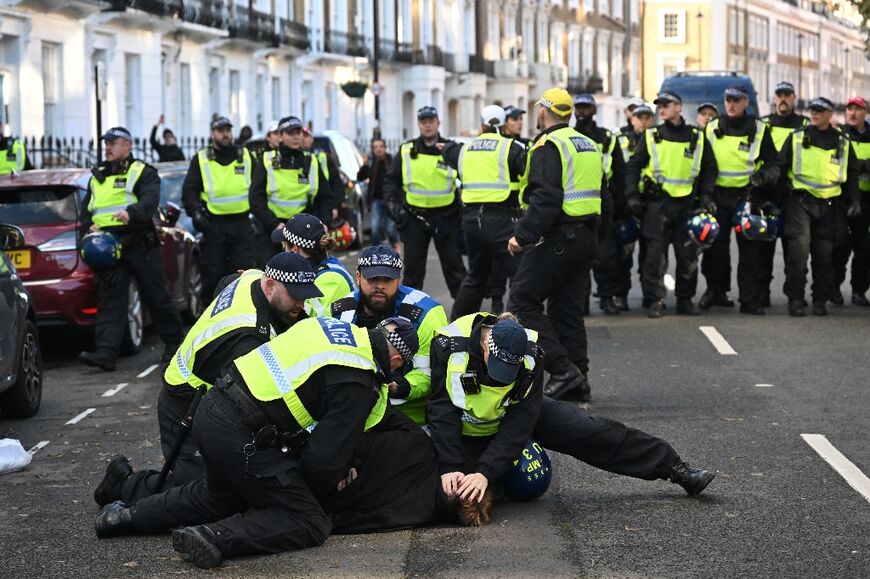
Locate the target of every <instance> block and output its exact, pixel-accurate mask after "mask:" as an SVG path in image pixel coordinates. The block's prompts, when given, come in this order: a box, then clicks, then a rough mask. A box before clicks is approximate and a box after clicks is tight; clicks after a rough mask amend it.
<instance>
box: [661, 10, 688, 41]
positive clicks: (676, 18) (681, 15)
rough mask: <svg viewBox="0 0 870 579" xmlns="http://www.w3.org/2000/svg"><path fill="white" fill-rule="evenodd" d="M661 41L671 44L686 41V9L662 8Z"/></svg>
mask: <svg viewBox="0 0 870 579" xmlns="http://www.w3.org/2000/svg"><path fill="white" fill-rule="evenodd" d="M659 41H660V42H664V43H670V44H683V43H685V42H686V11H685V10H662V11H661V12H659Z"/></svg>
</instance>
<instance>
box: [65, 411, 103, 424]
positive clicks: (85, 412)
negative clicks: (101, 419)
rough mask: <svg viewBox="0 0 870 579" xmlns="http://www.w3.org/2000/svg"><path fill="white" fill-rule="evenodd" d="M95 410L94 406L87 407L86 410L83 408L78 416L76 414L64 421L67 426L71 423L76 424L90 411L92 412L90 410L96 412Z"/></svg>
mask: <svg viewBox="0 0 870 579" xmlns="http://www.w3.org/2000/svg"><path fill="white" fill-rule="evenodd" d="M96 410H97V409H96V408H88V409H87V410H85V411H84V412H82V413H81V414H79V415H78V416H76V417H75V418H72V419H71V420H69V421H68V422H67V423H66V426H69V425H71V424H78V423H79V422H80V421H81V420H82V419H83V418H85V417H86V416H87V415H88V414H90V413H92V412H96Z"/></svg>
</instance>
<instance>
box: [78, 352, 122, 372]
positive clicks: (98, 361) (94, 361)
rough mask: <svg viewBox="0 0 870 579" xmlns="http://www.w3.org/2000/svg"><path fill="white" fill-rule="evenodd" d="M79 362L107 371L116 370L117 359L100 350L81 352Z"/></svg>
mask: <svg viewBox="0 0 870 579" xmlns="http://www.w3.org/2000/svg"><path fill="white" fill-rule="evenodd" d="M79 362H81V363H82V364H84V365H85V366H93V367H94V368H99V369H100V370H105V371H106V372H114V371H115V360H114V358H112V357H111V356H109V355H108V354H104V353H100V352H81V353H80V354H79Z"/></svg>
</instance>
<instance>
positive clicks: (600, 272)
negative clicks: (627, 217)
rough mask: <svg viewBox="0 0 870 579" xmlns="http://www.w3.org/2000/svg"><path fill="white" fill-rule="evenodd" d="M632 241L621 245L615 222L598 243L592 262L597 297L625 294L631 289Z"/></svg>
mask: <svg viewBox="0 0 870 579" xmlns="http://www.w3.org/2000/svg"><path fill="white" fill-rule="evenodd" d="M634 246H635V244H634V243H630V244H628V245H623V244H622V241H620V239H619V231H618V229H617V227H616V224H615V223H614V224H612V225H611V226H610V228H609V230H608V231H607V234H606V235H605V236H604V239H602V240H601V241H600V242H599V243H598V253H597V254H596V255H595V261H594V262H593V264H592V273H593V275H594V276H595V285H596V286H597V287H598V297H600V298H612V297H617V296H627V295H628V292H629V290H631V266H632V261H633V256H634Z"/></svg>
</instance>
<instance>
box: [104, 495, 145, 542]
mask: <svg viewBox="0 0 870 579" xmlns="http://www.w3.org/2000/svg"><path fill="white" fill-rule="evenodd" d="M135 508H136V507H130V508H127V505H125V504H124V503H122V502H121V501H115V502H114V503H109V504H108V505H106V506H105V507H103V510H102V511H100V512H99V513H97V516H96V517H95V518H94V531H96V532H97V538H100V539H107V538H109V537H121V536H123V535H133V534H135V531H134V529H133V516H134V514H135Z"/></svg>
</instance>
